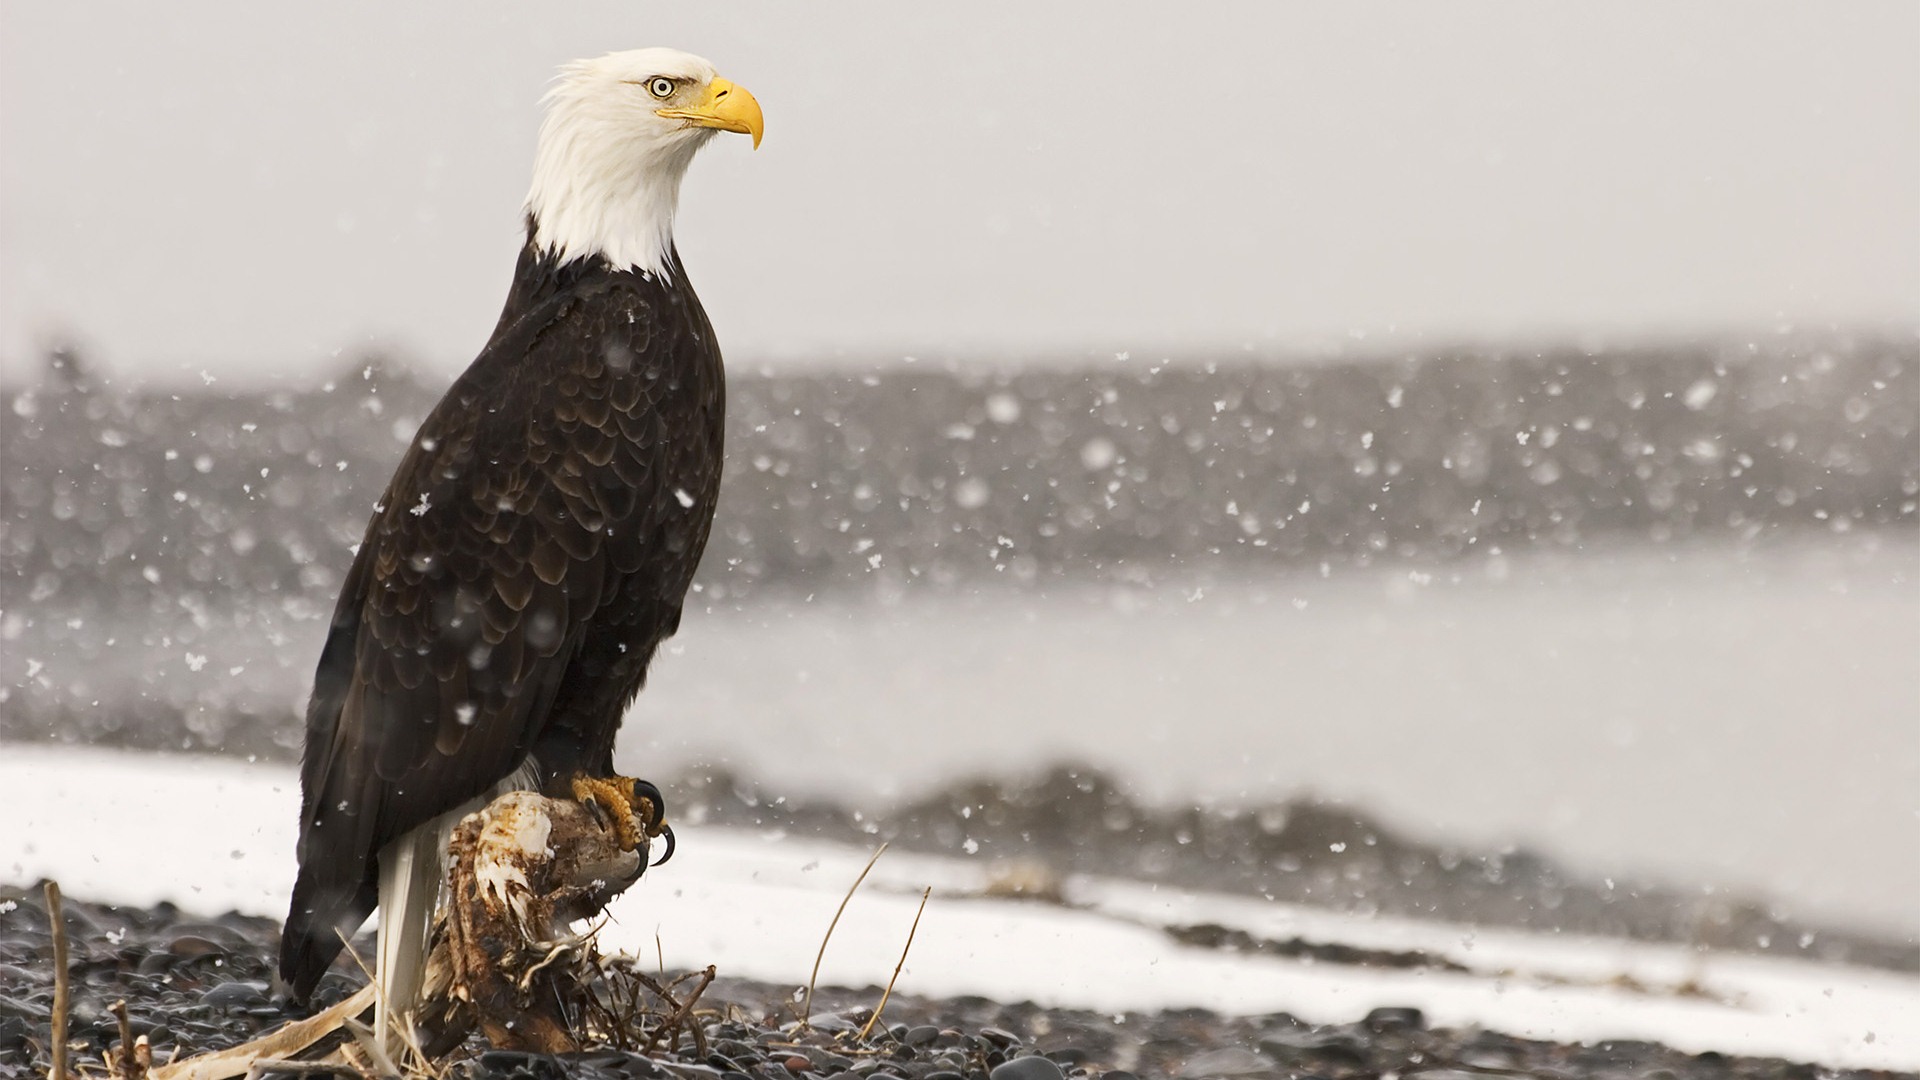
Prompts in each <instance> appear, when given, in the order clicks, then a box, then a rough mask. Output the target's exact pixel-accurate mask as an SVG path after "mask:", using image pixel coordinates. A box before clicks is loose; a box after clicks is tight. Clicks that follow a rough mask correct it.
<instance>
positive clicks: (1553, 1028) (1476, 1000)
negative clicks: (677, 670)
mask: <svg viewBox="0 0 1920 1080" xmlns="http://www.w3.org/2000/svg"><path fill="white" fill-rule="evenodd" d="M0 785H4V787H5V789H6V790H8V791H9V792H10V793H11V795H12V803H13V806H14V828H12V829H10V830H9V831H8V833H7V834H6V835H5V836H4V837H0V876H3V877H4V878H5V879H6V880H8V881H11V882H14V883H19V884H25V883H30V882H32V881H34V880H36V879H38V878H41V877H48V878H55V879H58V880H60V881H61V883H62V886H63V888H65V889H66V890H67V891H68V892H69V893H70V894H72V895H74V896H78V897H85V898H88V899H92V900H96V901H102V902H107V903H115V904H128V905H137V906H142V907H144V906H150V905H152V904H155V903H158V902H161V901H172V902H174V903H177V904H179V905H180V906H181V907H182V908H185V909H188V910H193V911H200V912H219V911H226V910H232V911H236V912H240V913H242V914H251V915H260V916H266V917H269V918H278V917H279V916H280V915H281V914H282V911H283V908H284V905H285V896H286V889H287V888H288V885H289V883H290V881H291V877H292V871H293V863H292V850H293V843H292V832H293V823H294V817H295V807H296V804H297V788H296V782H295V777H294V774H293V772H292V770H290V769H286V768H283V767H277V766H258V765H244V764H240V763H236V762H225V761H216V760H208V759H193V758H171V759H166V758H158V757H156V756H153V755H130V754H113V753H103V752H97V751H96V752H89V751H70V750H56V749H37V748H25V747H18V746H15V747H10V748H9V750H8V753H7V754H6V756H5V758H4V760H3V761H0ZM868 854H869V853H868V852H867V851H865V850H861V849H859V848H854V847H849V846H844V845H838V844H829V843H822V842H816V841H802V840H798V839H794V838H792V837H789V836H785V835H783V834H781V833H778V832H771V833H753V832H747V831H744V830H734V829H724V828H715V827H709V826H700V825H693V824H690V825H688V826H686V827H684V828H683V829H682V831H681V851H680V854H679V856H678V857H677V858H676V859H675V860H674V862H673V863H672V864H670V865H668V866H666V867H663V868H661V869H660V870H659V871H658V872H656V873H655V874H653V875H651V876H650V877H649V878H647V879H645V880H644V881H643V882H642V883H641V884H640V885H639V886H637V887H636V888H635V889H634V890H633V891H631V892H630V893H628V894H627V896H626V897H623V898H622V899H621V900H620V901H619V902H618V903H617V904H616V905H615V906H614V908H612V909H611V911H610V914H611V915H612V921H611V923H610V924H609V926H608V928H607V930H606V932H605V935H606V936H605V938H604V939H603V940H604V941H605V944H606V946H607V947H609V948H614V949H620V950H623V951H629V952H632V953H634V954H635V955H637V956H640V957H641V958H642V960H643V962H646V963H648V964H649V965H651V964H653V963H661V964H664V965H665V966H666V967H668V968H683V969H685V968H694V967H699V966H704V965H706V964H709V963H711V964H716V965H718V966H720V968H721V969H722V970H723V971H724V972H725V973H727V974H729V975H732V976H736V977H743V978H749V979H756V980H760V981H763V982H767V983H774V984H790V985H800V984H803V983H804V982H805V981H806V978H807V972H808V968H810V966H811V964H812V961H813V956H814V950H815V948H816V947H817V945H818V942H819V935H820V933H821V932H822V931H823V930H824V928H825V925H826V923H827V921H828V919H829V918H831V916H832V912H833V909H834V908H835V907H836V906H837V905H838V903H839V901H840V897H841V896H842V895H843V893H844V891H845V889H846V887H847V885H848V884H849V883H850V882H851V881H852V880H853V878H854V876H855V875H856V874H857V873H858V871H859V867H860V866H861V865H862V864H864V862H865V860H866V858H867V856H868ZM992 871H993V868H992V867H990V866H988V865H984V861H983V860H961V859H948V858H941V857H935V856H927V855H916V854H907V853H899V854H895V853H889V854H888V855H887V856H886V857H884V858H883V859H882V860H881V861H880V863H879V864H878V865H877V866H876V868H875V870H874V873H873V876H872V878H870V879H869V881H868V884H867V886H866V887H864V888H863V889H862V891H861V892H860V893H859V894H858V895H857V896H856V897H855V899H854V901H853V903H852V905H850V906H849V908H848V916H847V918H846V919H844V920H843V921H842V923H841V926H840V929H839V930H838V931H837V932H836V934H835V936H834V939H833V943H832V948H831V949H830V950H829V951H828V953H827V957H826V962H825V964H824V966H823V967H822V971H821V981H822V982H823V983H833V984H837V985H849V986H859V985H868V984H874V985H878V984H883V983H884V982H885V981H886V978H887V976H888V975H889V974H891V972H892V969H893V966H894V964H895V963H896V962H897V961H898V959H899V950H900V946H901V943H902V941H903V940H904V937H905V932H906V928H907V926H908V924H909V923H910V922H911V920H912V918H913V911H914V908H915V907H916V906H917V903H918V897H919V892H920V889H921V888H922V887H924V886H929V885H930V886H932V887H933V888H934V895H935V900H934V902H933V904H932V905H930V906H929V908H928V910H927V914H926V917H925V921H924V923H923V924H922V926H921V929H920V933H919V936H918V937H916V939H915V943H914V947H913V954H912V956H911V958H910V961H909V963H908V965H907V969H906V971H905V972H904V973H903V974H902V976H901V979H902V982H901V987H902V989H903V990H904V991H909V992H912V993H915V994H921V995H927V996H933V997H958V996H962V995H979V996H982V997H985V998H989V999H993V1000H997V1001H1021V1000H1029V1001H1033V1002H1035V1003H1036V1004H1038V1005H1040V1006H1042V1007H1046V1008H1080V1009H1096V1010H1102V1011H1111V1012H1140V1011H1156V1010H1167V1009H1178V1008H1205V1009H1210V1010H1213V1011H1215V1012H1218V1013H1223V1014H1230V1015H1252V1014H1261V1013H1270V1012H1277V1011H1281V1010H1284V1011H1286V1012H1288V1013H1291V1014H1293V1015H1295V1016H1297V1017H1300V1018H1301V1019H1303V1020H1306V1021H1309V1022H1313V1023H1350V1022H1353V1021H1355V1020H1358V1019H1359V1018H1360V1017H1362V1016H1364V1015H1365V1014H1366V1013H1367V1012H1368V1011H1369V1010H1371V1009H1372V1008H1374V1007H1376V1006H1380V1005H1396V1006H1406V1005H1411V1006H1415V1007H1418V1008H1420V1009H1422V1010H1423V1011H1424V1012H1425V1014H1426V1016H1427V1017H1428V1019H1429V1022H1430V1023H1432V1024H1435V1025H1439V1026H1450V1027H1483V1028H1487V1029H1491V1030H1497V1031H1503V1032H1506V1033H1508V1034H1512V1035H1518V1036H1523V1037H1526V1038H1530V1039H1542V1040H1549V1041H1555V1042H1580V1041H1588V1042H1591V1041H1594V1040H1601V1039H1615V1038H1633V1039H1645V1040H1651V1041H1657V1042H1661V1043H1664V1044H1666V1045H1669V1046H1672V1047H1675V1048H1676V1049H1680V1050H1684V1051H1688V1052H1692V1053H1700V1052H1707V1051H1713V1052H1716V1053H1723V1054H1742V1055H1756V1056H1766V1057H1781V1058H1786V1059H1790V1060H1798V1061H1816V1062H1820V1063H1822V1064H1827V1065H1832V1066H1846V1067H1858V1068H1909V1069H1911V1068H1920V1029H1916V1026H1915V1025H1914V1023H1913V1021H1912V1017H1914V1016H1920V978H1916V977H1914V976H1911V975H1904V974H1898V973H1892V972H1884V971H1874V970H1869V969H1862V968H1853V967H1842V966H1836V965H1827V964H1816V963H1808V962H1803V961H1793V960H1784V959H1776V958H1767V957H1746V956H1728V955H1724V954H1716V953H1703V952H1698V951H1693V950H1689V949H1687V948H1684V947H1676V946H1663V945H1647V944H1638V943H1629V942H1622V941H1618V940H1605V939H1581V938H1574V937H1570V936H1561V935H1544V934H1528V933H1523V932H1517V931H1506V930H1501V931H1494V930H1487V929H1484V928H1482V929H1474V928H1468V927H1463V926H1459V925H1449V924H1446V923H1429V922H1418V921H1414V920H1402V919H1390V918H1364V917H1358V916H1352V915H1343V914H1339V913H1334V912H1327V911H1318V910H1312V909H1305V908H1300V907H1298V906H1295V905H1288V904H1279V903H1272V902H1267V901H1262V900H1259V899H1255V898H1248V897H1237V896H1226V895H1220V894H1207V893H1203V892H1195V891H1190V890H1181V889H1175V888H1171V887H1156V886H1154V885H1151V884H1146V883H1142V882H1137V881H1123V880H1118V879H1097V878H1085V877H1075V878H1070V879H1068V880H1067V881H1066V883H1065V884H1066V899H1067V900H1068V901H1069V905H1050V904H1040V903H1035V902H1033V901H1020V900H1012V899H1003V898H992V897H988V896H986V895H985V894H986V892H987V889H988V886H989V884H990V878H991V874H992ZM4 919H5V917H4V916H0V923H3V922H4ZM1194 924H1217V925H1219V926H1221V927H1224V928H1229V929H1232V930H1238V931H1241V932H1243V933H1244V934H1245V935H1247V936H1248V937H1249V938H1251V939H1257V940H1269V941H1270V940H1280V939H1286V938H1290V937H1298V938H1302V939H1307V940H1311V941H1317V942H1327V943H1339V944H1344V945H1349V946H1353V947H1356V948H1363V949H1372V950H1383V949H1393V950H1418V951H1420V952H1422V953H1425V954H1427V955H1430V956H1434V957H1438V958H1444V959H1445V960H1447V961H1449V962H1450V963H1451V965H1454V966H1457V967H1460V968H1464V969H1465V970H1464V971H1459V970H1452V969H1451V967H1449V968H1447V969H1436V968H1434V967H1412V968H1385V969H1383V968H1378V967H1367V966H1358V965H1346V964H1336V963H1324V962H1321V963H1309V962H1303V961H1301V960H1299V959H1295V958H1288V957H1281V956H1275V955H1269V954H1264V953H1261V952H1258V951H1251V952H1249V951H1226V950H1220V949H1207V948H1197V947H1194V946H1192V945H1186V944H1182V943H1181V942H1180V941H1178V940H1176V939H1175V937H1173V936H1172V935H1170V934H1169V933H1168V932H1167V928H1168V927H1176V926H1191V925H1194ZM656 934H657V935H658V937H657V940H658V941H659V943H660V945H661V946H662V948H663V949H664V955H659V954H658V952H657V951H656V949H655V941H656Z"/></svg>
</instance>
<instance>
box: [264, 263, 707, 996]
mask: <svg viewBox="0 0 1920 1080" xmlns="http://www.w3.org/2000/svg"><path fill="white" fill-rule="evenodd" d="M657 299H658V298H653V297H646V296H639V295H627V294H623V293H622V291H621V286H620V284H619V283H618V282H617V281H611V282H610V281H609V280H606V279H600V280H598V281H592V282H587V283H585V284H576V285H575V286H574V287H572V288H570V289H564V290H560V291H559V292H558V294H557V295H552V296H548V297H546V298H543V300H542V302H540V303H537V304H535V305H533V306H532V307H531V308H530V309H528V310H527V311H526V313H525V314H523V315H521V316H519V317H518V318H517V319H514V320H512V321H511V323H509V322H508V321H507V320H504V319H503V322H502V327H501V329H500V330H499V331H497V332H496V337H495V340H494V341H493V342H491V343H490V344H489V346H488V349H487V351H486V352H484V353H482V354H481V356H480V358H479V359H478V360H476V361H475V363H474V365H473V366H472V367H471V368H470V369H469V370H468V371H467V373H466V374H465V375H463V376H462V377H461V379H460V380H459V381H458V382H456V383H455V384H454V386H453V387H452V389H450V390H449V391H448V393H447V395H446V397H445V398H443V399H442V400H441V401H440V403H439V405H438V406H436V407H435V409H434V410H433V412H432V413H431V414H430V415H429V416H428V418H427V419H426V421H425V422H424V423H423V424H422V425H421V428H420V432H419V434H418V435H417V436H416V437H415V439H414V441H413V444H412V446H411V447H410V448H409V449H408V451H407V454H406V456H405V458H404V459H403V460H402V462H401V464H400V466H399V468H398V469H397V470H396V472H395V475H394V478H393V480H392V483H391V484H390V485H389V487H388V489H387V492H386V495H385V496H384V497H383V499H382V501H381V503H380V505H379V508H378V509H377V511H376V512H375V514H374V516H373V519H372V521H371V522H370V523H369V525H368V528H367V534H366V539H365V540H364V541H363V542H362V545H361V547H360V549H359V551H358V553H357V555H356V557H355V559H354V563H353V567H352V569H351V571H350V572H349V574H348V576H347V578H346V582H345V585H344V586H343V588H342V590H341V595H340V602H339V605H338V607H337V609H336V611H335V614H334V619H333V626H332V630H331V633H330V635H329V637H328V640H327V644H326V647H325V649H324V650H323V652H322V655H321V660H320V664H319V668H318V670H317V671H316V672H315V677H314V693H313V698H312V701H311V703H310V705H309V708H308V715H307V751H306V757H305V759H304V761H303V763H302V774H301V780H302V790H303V794H304V799H303V811H302V817H301V835H300V876H299V878H298V880H297V882H296V884H295V889H294V898H293V904H292V908H291V911H290V914H289V917H288V922H287V928H286V933H285V937H284V939H283V943H282V958H281V970H282V972H283V973H285V974H286V976H287V978H288V980H289V982H290V986H291V989H292V990H293V991H294V993H295V994H296V995H297V996H299V997H301V998H305V997H306V996H307V995H308V994H309V993H310V992H311V990H312V989H313V986H314V984H316V983H317V982H318V980H319V978H320V975H321V973H322V972H323V971H324V970H325V969H326V967H327V965H328V964H329V963H330V962H331V961H332V959H333V957H334V956H335V955H337V954H338V952H339V951H340V947H341V946H340V942H339V939H338V936H337V934H336V928H339V929H340V930H342V931H344V932H346V933H351V932H352V931H353V930H354V929H355V928H357V927H358V926H359V924H360V923H361V922H362V921H364V920H365V918H366V916H367V915H368V914H369V913H370V912H371V911H372V909H373V907H374V905H375V888H376V886H375V883H376V880H377V867H376V865H375V861H374V860H375V857H376V856H377V854H378V852H379V851H380V849H381V848H382V847H383V846H385V845H386V844H387V843H388V842H389V841H391V840H393V839H394V838H395V837H397V836H399V835H400V834H402V833H404V832H406V831H408V830H410V829H412V828H414V827H415V826H418V825H420V824H423V823H425V822H426V821H429V820H431V819H432V818H434V817H435V816H437V815H439V814H442V813H445V812H446V811H448V810H450V809H453V808H454V807H457V806H459V805H460V804H461V803H463V802H466V801H467V800H469V799H472V798H473V797H475V796H476V795H479V794H481V793H483V792H484V791H486V790H487V789H488V788H490V787H492V786H493V785H494V784H496V783H498V782H499V781H500V780H502V779H503V778H505V777H506V776H507V775H508V774H509V773H510V772H512V771H513V770H514V769H515V768H516V767H517V766H518V765H519V763H520V762H521V760H522V759H523V758H524V757H525V756H526V754H527V752H528V749H529V747H530V746H531V745H532V744H533V742H534V741H535V739H536V738H537V737H538V736H539V735H540V732H541V728H542V726H543V725H544V724H545V723H546V722H547V719H548V714H549V710H550V708H551V707H552V705H553V702H554V700H555V697H556V695H558V694H559V693H560V691H561V688H562V684H563V683H564V682H566V681H567V679H568V669H569V665H571V664H573V662H574V660H575V657H576V656H577V655H578V654H580V652H581V651H582V648H583V642H584V641H586V640H587V639H588V636H589V634H590V632H591V629H592V622H593V616H594V615H595V613H596V612H597V611H598V610H599V609H600V607H601V606H602V604H603V601H607V600H610V599H612V598H613V597H614V594H615V592H616V591H618V590H619V589H620V588H621V583H622V581H623V580H626V581H628V582H631V579H632V578H633V577H634V576H635V575H639V576H644V575H645V574H646V573H647V571H648V568H649V567H648V558H649V555H648V544H649V538H650V537H653V536H654V535H655V534H656V531H657V530H656V527H655V523H654V522H653V521H652V520H650V519H652V518H654V517H657V516H658V515H660V514H662V513H665V512H667V511H668V510H672V511H677V512H680V513H682V514H684V513H686V509H685V508H684V507H683V506H681V505H679V504H678V503H677V502H676V498H675V496H676V495H677V494H678V492H676V491H672V490H661V488H662V486H663V485H671V483H672V481H671V480H669V479H667V478H666V477H665V476H664V475H663V473H664V470H662V469H661V468H659V465H660V464H661V455H662V451H663V442H664V439H665V434H666V429H667V427H668V426H669V421H670V420H674V421H681V420H697V421H699V422H703V423H704V422H707V421H709V420H711V422H712V423H713V424H715V425H716V426H717V424H718V413H717V412H715V413H714V415H713V416H712V417H710V418H709V417H707V416H704V415H700V416H697V417H696V416H689V417H681V416H679V415H669V416H663V415H662V407H663V406H664V407H665V408H666V410H667V412H668V413H671V414H677V413H679V412H682V411H684V410H685V406H684V403H678V402H671V403H670V402H663V401H661V400H659V399H660V398H661V397H662V396H663V395H664V394H665V392H666V391H665V388H666V387H668V385H669V383H670V382H672V383H673V384H674V385H678V380H677V379H674V380H668V379H665V378H662V377H661V376H662V374H663V373H670V372H672V371H674V370H675V369H677V368H681V367H684V366H685V365H686V363H687V355H688V350H689V349H694V350H702V349H710V348H711V343H710V337H709V336H708V335H710V331H708V330H706V327H705V318H704V315H701V314H699V312H698V306H697V303H695V304H694V305H693V308H692V311H693V316H694V318H692V319H691V320H690V318H689V315H688V312H687V311H685V310H684V309H683V307H684V306H683V305H681V304H675V303H667V304H662V303H659V302H657ZM690 321H691V322H692V323H694V324H696V325H688V324H689V323H690ZM703 338H706V339H707V340H701V339H703ZM715 363H716V364H717V355H716V357H715ZM610 368H611V370H610ZM649 375H651V376H652V377H648V376H649ZM696 411H698V410H696ZM691 441H692V442H693V443H695V444H699V445H709V444H710V445H712V446H713V447H714V449H715V451H716V452H717V447H718V443H717V439H716V440H708V439H705V438H704V437H700V438H695V439H693V440H691ZM716 456H717V453H716ZM711 471H712V472H713V474H714V477H715V483H716V484H717V472H718V463H717V461H716V462H714V463H713V466H712V470H711ZM701 494H702V495H703V497H704V499H703V501H704V502H705V505H704V506H702V507H700V508H699V510H700V512H702V513H704V514H706V515H709V516H710V515H711V513H712V500H711V497H710V496H711V492H708V491H703V492H701ZM704 524H705V523H704V522H702V523H701V525H702V527H701V529H700V539H702V540H704V537H705V527H704ZM694 554H695V558H697V554H698V553H697V551H696V552H695V553H694ZM688 572H689V573H690V569H689V571H688ZM678 587H679V589H680V590H682V591H684V589H685V583H684V582H681V583H680V584H679V586H678ZM673 606H674V616H675V617H676V618H677V613H678V598H677V596H676V597H675V598H674V605H673ZM667 629H668V631H669V632H670V627H669V628H667ZM631 631H632V628H631V627H623V628H621V632H631ZM642 636H644V631H643V633H642ZM595 647H596V649H599V648H604V647H605V643H597V644H596V646H595ZM623 651H624V650H623ZM647 651H648V652H649V653H650V652H651V643H650V642H649V643H648V649H647ZM640 659H641V663H642V665H644V658H640ZM578 677H579V673H578V672H576V679H575V681H578ZM634 685H636V686H637V679H636V680H635V683H634ZM568 690H569V694H570V695H572V694H576V693H578V690H579V688H577V687H571V686H570V687H569V688H568ZM630 693H631V689H630V688H623V689H620V690H619V691H618V692H617V693H616V694H615V695H614V696H616V697H618V698H620V699H622V703H624V698H625V697H626V696H627V695H628V694H630ZM611 722H612V723H615V724H617V722H618V715H617V713H616V714H615V715H614V716H613V717H612V719H611ZM607 738H608V745H611V733H609V734H608V736H607Z"/></svg>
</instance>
